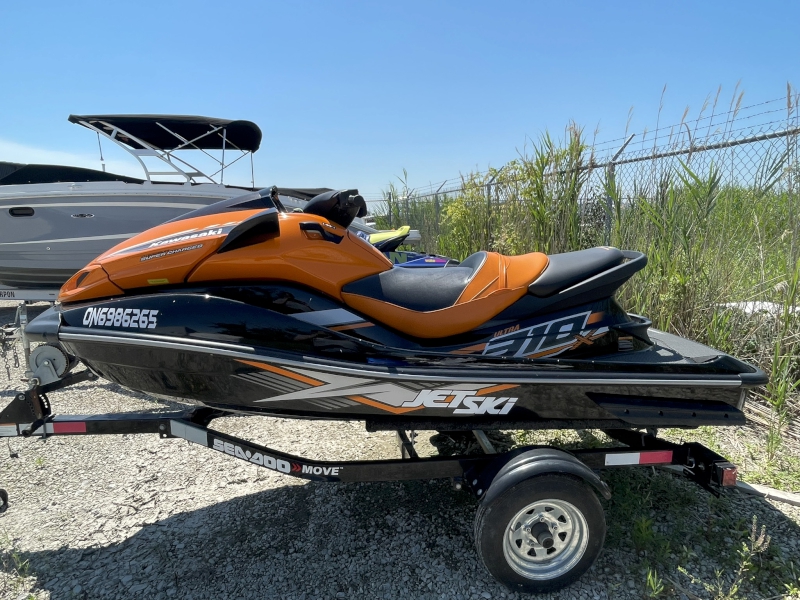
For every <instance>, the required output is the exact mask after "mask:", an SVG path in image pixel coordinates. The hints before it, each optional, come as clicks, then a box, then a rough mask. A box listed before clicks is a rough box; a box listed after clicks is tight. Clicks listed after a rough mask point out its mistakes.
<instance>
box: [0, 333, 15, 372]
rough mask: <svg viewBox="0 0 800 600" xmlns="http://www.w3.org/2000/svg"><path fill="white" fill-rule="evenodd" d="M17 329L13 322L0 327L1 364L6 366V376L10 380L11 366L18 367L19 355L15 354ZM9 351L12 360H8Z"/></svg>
mask: <svg viewBox="0 0 800 600" xmlns="http://www.w3.org/2000/svg"><path fill="white" fill-rule="evenodd" d="M17 331H18V328H17V327H15V326H14V325H13V324H9V325H3V326H2V327H0V352H2V355H3V364H4V365H5V367H6V377H7V378H8V379H9V380H11V368H12V365H13V368H14V369H18V368H19V355H18V354H17V339H18V337H17V335H16V334H17ZM9 352H10V353H11V358H12V360H9V356H8V355H9Z"/></svg>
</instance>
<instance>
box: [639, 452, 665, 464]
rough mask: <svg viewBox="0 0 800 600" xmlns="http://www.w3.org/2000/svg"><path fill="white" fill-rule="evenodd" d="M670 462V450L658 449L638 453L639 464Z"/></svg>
mask: <svg viewBox="0 0 800 600" xmlns="http://www.w3.org/2000/svg"><path fill="white" fill-rule="evenodd" d="M671 462H672V450H658V451H654V452H642V453H640V454H639V464H640V465H655V464H663V463H667V464H669V463H671Z"/></svg>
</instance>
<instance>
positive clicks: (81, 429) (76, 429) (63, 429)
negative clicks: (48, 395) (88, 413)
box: [53, 421, 86, 433]
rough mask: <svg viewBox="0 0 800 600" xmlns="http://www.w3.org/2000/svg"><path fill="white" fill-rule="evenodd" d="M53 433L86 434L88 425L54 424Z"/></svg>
mask: <svg viewBox="0 0 800 600" xmlns="http://www.w3.org/2000/svg"><path fill="white" fill-rule="evenodd" d="M53 433H86V423H85V422H83V421H65V422H63V423H53Z"/></svg>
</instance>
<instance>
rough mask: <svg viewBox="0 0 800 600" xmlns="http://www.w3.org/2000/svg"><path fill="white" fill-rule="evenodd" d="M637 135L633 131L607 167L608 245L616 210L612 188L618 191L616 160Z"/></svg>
mask: <svg viewBox="0 0 800 600" xmlns="http://www.w3.org/2000/svg"><path fill="white" fill-rule="evenodd" d="M635 135H636V134H635V133H632V134H631V135H630V136H629V137H628V139H627V140H625V143H624V144H622V147H621V148H620V149H619V150H617V152H616V154H614V156H612V157H611V160H610V161H609V163H608V167H607V169H606V173H607V176H606V223H605V236H604V240H605V241H604V242H603V243H604V244H605V245H606V246H610V245H611V215H612V214H613V212H614V199H613V198H612V197H611V194H610V190H611V189H612V188H613V189H614V193H616V188H617V182H616V179H615V176H616V165H615V162H616V160H617V159H618V158H619V157H620V155H621V154H622V152H623V151H624V150H625V148H627V146H628V144H630V143H631V140H632V139H633V136H635Z"/></svg>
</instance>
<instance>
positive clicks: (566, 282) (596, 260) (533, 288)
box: [528, 246, 625, 298]
mask: <svg viewBox="0 0 800 600" xmlns="http://www.w3.org/2000/svg"><path fill="white" fill-rule="evenodd" d="M548 258H549V259H550V263H549V264H548V265H547V268H546V269H545V270H544V273H542V276H541V277H538V278H537V279H536V281H534V282H533V283H532V284H531V285H530V286H528V291H530V293H531V294H533V295H534V296H537V297H539V298H547V297H548V296H552V295H553V294H555V293H557V292H560V291H562V290H565V289H567V288H569V287H572V286H573V285H575V284H577V283H580V282H581V281H585V280H586V279H589V278H590V277H594V276H595V275H598V274H600V273H602V272H603V271H607V270H608V269H610V268H612V267H616V266H617V265H621V264H622V263H623V262H624V260H625V255H624V254H623V253H622V251H620V250H617V249H616V248H611V247H610V246H600V247H598V248H589V249H588V250H578V251H577V252H565V253H564V254H550V255H549V256H548Z"/></svg>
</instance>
